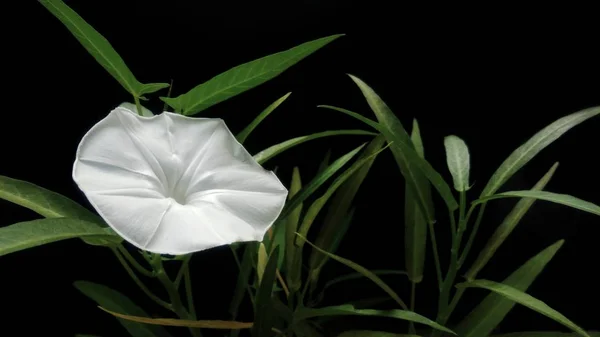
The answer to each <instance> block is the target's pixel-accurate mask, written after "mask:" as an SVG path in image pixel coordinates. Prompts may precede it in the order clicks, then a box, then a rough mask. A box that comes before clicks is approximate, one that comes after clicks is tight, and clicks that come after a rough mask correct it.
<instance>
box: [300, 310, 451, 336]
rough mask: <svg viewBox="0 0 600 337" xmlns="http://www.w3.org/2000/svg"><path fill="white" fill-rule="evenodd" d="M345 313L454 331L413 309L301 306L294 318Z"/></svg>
mask: <svg viewBox="0 0 600 337" xmlns="http://www.w3.org/2000/svg"><path fill="white" fill-rule="evenodd" d="M343 315H358V316H379V317H390V318H396V319H400V320H405V321H410V322H415V323H421V324H425V325H427V326H430V327H432V328H434V329H438V330H441V331H445V332H448V333H451V334H454V332H453V331H452V330H450V329H448V328H446V327H444V326H441V325H439V324H438V323H436V322H434V321H432V320H430V319H429V318H426V317H424V316H421V315H419V314H417V313H416V312H413V311H408V310H373V309H356V308H354V307H353V306H351V305H347V304H345V305H339V306H331V307H324V308H304V307H302V308H300V309H298V310H296V312H295V313H294V320H296V321H302V320H306V319H309V318H313V317H322V316H343Z"/></svg>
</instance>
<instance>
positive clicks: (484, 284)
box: [456, 280, 590, 337]
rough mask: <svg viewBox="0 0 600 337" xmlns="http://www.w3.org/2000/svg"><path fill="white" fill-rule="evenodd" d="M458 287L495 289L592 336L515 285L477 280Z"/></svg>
mask: <svg viewBox="0 0 600 337" xmlns="http://www.w3.org/2000/svg"><path fill="white" fill-rule="evenodd" d="M456 286H457V287H458V288H461V287H475V288H483V289H487V290H490V291H493V292H494V293H496V294H499V295H502V296H504V297H506V298H508V299H510V300H512V301H514V302H517V303H519V304H521V305H523V306H526V307H528V308H529V309H531V310H533V311H536V312H538V313H540V314H542V315H544V316H546V317H548V318H551V319H552V320H554V321H556V322H557V323H560V324H562V325H564V326H565V327H567V328H569V329H571V330H573V331H574V332H577V333H579V334H580V335H581V336H583V337H590V335H588V334H587V332H585V330H583V329H582V328H580V327H579V326H578V325H576V324H575V323H573V322H572V321H571V320H569V319H568V318H566V317H565V316H564V315H563V314H561V313H559V312H558V311H556V310H554V309H552V308H551V307H549V306H548V305H547V304H546V303H544V302H542V301H540V300H538V299H537V298H535V297H533V296H531V295H529V294H526V293H524V292H522V291H520V290H518V289H516V288H514V287H511V286H508V285H505V284H502V283H497V282H493V281H489V280H475V281H471V282H465V283H459V284H457V285H456Z"/></svg>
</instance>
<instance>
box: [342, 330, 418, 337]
mask: <svg viewBox="0 0 600 337" xmlns="http://www.w3.org/2000/svg"><path fill="white" fill-rule="evenodd" d="M337 337H420V336H419V335H406V334H399V333H392V332H383V331H371V330H352V331H344V332H342V333H341V334H339V335H337Z"/></svg>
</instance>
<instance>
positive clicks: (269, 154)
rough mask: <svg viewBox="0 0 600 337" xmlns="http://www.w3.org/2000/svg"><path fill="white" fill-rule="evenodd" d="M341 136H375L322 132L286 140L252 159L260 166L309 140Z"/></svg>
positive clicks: (337, 131)
mask: <svg viewBox="0 0 600 337" xmlns="http://www.w3.org/2000/svg"><path fill="white" fill-rule="evenodd" d="M341 135H360V136H375V135H377V134H376V133H373V132H369V131H363V130H335V131H323V132H318V133H313V134H311V135H308V136H301V137H296V138H292V139H288V140H286V141H285V142H282V143H279V144H276V145H273V146H271V147H269V148H267V149H265V150H262V151H260V152H259V153H257V154H255V155H254V159H255V160H256V161H257V162H258V163H259V164H261V165H263V164H264V163H265V162H267V161H268V160H270V159H271V158H273V157H275V156H277V155H278V154H280V153H282V152H284V151H287V150H289V149H291V148H292V147H294V146H297V145H300V144H302V143H305V142H307V141H309V140H314V139H318V138H322V137H329V136H341Z"/></svg>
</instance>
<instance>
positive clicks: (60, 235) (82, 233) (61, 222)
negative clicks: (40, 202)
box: [0, 218, 121, 256]
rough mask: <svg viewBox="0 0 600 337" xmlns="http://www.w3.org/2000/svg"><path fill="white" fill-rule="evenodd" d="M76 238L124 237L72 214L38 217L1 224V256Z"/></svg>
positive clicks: (108, 240) (112, 240) (110, 239)
mask: <svg viewBox="0 0 600 337" xmlns="http://www.w3.org/2000/svg"><path fill="white" fill-rule="evenodd" d="M73 238H81V239H88V240H94V239H95V240H101V241H102V242H106V243H107V244H108V243H113V244H118V243H119V242H120V241H121V240H120V238H119V237H117V236H114V235H112V234H111V233H110V232H109V231H107V230H106V229H105V228H101V227H98V225H97V224H95V223H93V222H88V221H84V220H81V219H72V218H52V219H38V220H32V221H24V222H19V223H16V224H14V225H10V226H6V227H0V256H3V255H7V254H10V253H14V252H17V251H21V250H25V249H28V248H33V247H37V246H41V245H44V244H47V243H52V242H57V241H62V240H67V239H73Z"/></svg>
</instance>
